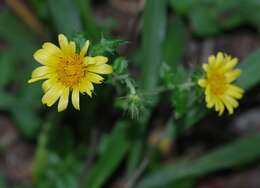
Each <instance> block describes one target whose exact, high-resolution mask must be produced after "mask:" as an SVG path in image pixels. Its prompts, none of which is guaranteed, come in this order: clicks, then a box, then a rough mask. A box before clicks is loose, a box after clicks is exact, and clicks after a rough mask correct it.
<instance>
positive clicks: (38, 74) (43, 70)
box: [32, 66, 52, 78]
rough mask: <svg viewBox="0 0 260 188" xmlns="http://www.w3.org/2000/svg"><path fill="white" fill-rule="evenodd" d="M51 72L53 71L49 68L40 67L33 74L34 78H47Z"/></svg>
mask: <svg viewBox="0 0 260 188" xmlns="http://www.w3.org/2000/svg"><path fill="white" fill-rule="evenodd" d="M51 71H52V70H51V69H50V68H49V67H47V66H41V67H38V68H36V69H35V70H34V71H33V72H32V78H38V77H42V76H46V75H47V74H49V73H51Z"/></svg>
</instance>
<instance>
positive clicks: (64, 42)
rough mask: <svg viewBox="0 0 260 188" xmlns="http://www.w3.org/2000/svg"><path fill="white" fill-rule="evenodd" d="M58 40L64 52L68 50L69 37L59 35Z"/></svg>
mask: <svg viewBox="0 0 260 188" xmlns="http://www.w3.org/2000/svg"><path fill="white" fill-rule="evenodd" d="M58 40H59V44H60V47H61V49H62V50H63V49H65V48H67V46H68V45H69V42H68V39H67V37H66V36H65V35H63V34H59V36H58Z"/></svg>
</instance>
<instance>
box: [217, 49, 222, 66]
mask: <svg viewBox="0 0 260 188" xmlns="http://www.w3.org/2000/svg"><path fill="white" fill-rule="evenodd" d="M223 62H224V55H223V53H222V52H218V54H217V58H216V65H220V64H222V63H223Z"/></svg>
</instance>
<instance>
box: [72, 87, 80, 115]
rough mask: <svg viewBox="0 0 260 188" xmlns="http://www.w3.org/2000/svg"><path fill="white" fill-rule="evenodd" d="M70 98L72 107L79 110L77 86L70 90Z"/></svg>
mask: <svg viewBox="0 0 260 188" xmlns="http://www.w3.org/2000/svg"><path fill="white" fill-rule="evenodd" d="M71 99H72V104H73V106H74V108H76V109H77V110H80V107H79V90H78V89H77V88H74V89H73V90H72V96H71Z"/></svg>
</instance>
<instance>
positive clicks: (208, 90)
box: [198, 52, 244, 115]
mask: <svg viewBox="0 0 260 188" xmlns="http://www.w3.org/2000/svg"><path fill="white" fill-rule="evenodd" d="M237 63H238V59H237V58H232V57H231V56H229V55H226V54H223V53H221V52H219V53H218V54H217V56H214V55H211V56H210V57H209V59H208V64H203V69H204V71H205V72H206V78H202V79H200V80H199V81H198V84H199V85H200V86H201V87H203V88H205V100H206V103H207V107H208V108H212V107H215V110H216V111H217V112H219V115H222V114H223V112H224V110H225V108H226V109H227V110H228V112H229V114H233V112H234V109H235V108H237V107H238V102H237V100H238V99H241V98H242V96H243V92H244V91H243V89H242V88H240V87H238V86H236V85H234V84H232V82H233V81H234V80H236V79H237V78H238V77H239V76H240V74H241V71H240V70H239V69H234V67H235V66H236V64H237Z"/></svg>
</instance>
